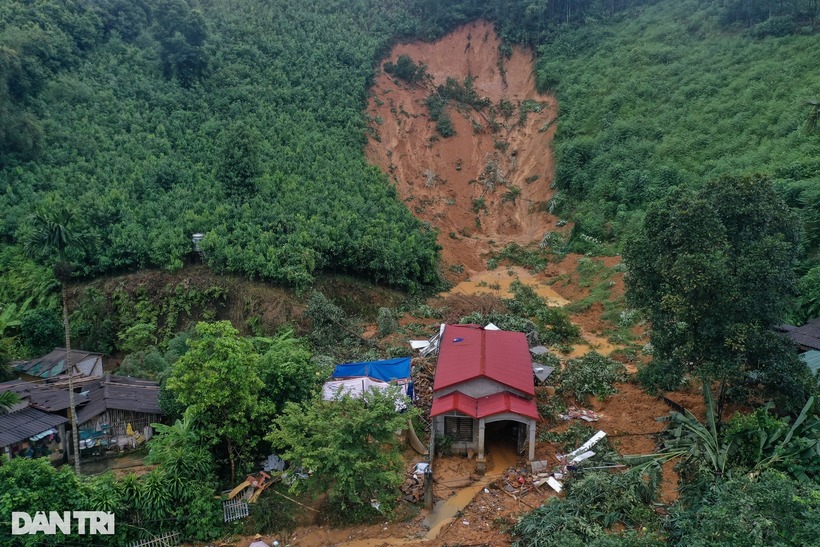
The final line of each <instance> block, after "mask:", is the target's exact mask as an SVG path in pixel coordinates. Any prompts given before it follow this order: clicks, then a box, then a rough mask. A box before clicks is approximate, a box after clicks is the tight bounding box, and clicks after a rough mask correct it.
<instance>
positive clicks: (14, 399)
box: [0, 391, 20, 414]
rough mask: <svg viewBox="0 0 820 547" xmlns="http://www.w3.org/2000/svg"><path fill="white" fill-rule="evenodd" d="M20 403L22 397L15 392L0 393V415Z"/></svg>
mask: <svg viewBox="0 0 820 547" xmlns="http://www.w3.org/2000/svg"><path fill="white" fill-rule="evenodd" d="M19 402H20V397H19V396H18V395H17V394H16V393H14V392H13V391H3V392H0V414H3V413H5V412H8V411H9V410H10V409H11V407H13V406H14V405H16V404H17V403H19Z"/></svg>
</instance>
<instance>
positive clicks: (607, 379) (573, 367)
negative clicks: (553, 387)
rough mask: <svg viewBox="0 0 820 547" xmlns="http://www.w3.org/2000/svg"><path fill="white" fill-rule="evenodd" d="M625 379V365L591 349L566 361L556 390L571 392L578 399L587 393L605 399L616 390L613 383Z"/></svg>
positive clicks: (582, 398)
mask: <svg viewBox="0 0 820 547" xmlns="http://www.w3.org/2000/svg"><path fill="white" fill-rule="evenodd" d="M626 379H627V374H626V367H624V366H623V364H621V363H619V362H617V361H614V360H613V359H610V358H608V357H604V356H603V355H601V354H600V353H597V352H594V351H591V352H589V353H587V354H586V355H584V356H583V357H580V358H578V359H572V360H570V361H568V362H567V364H566V367H565V368H564V370H562V371H561V373H560V375H559V381H560V385H559V387H558V390H559V391H560V392H561V393H569V394H571V395H572V396H573V397H575V398H576V399H577V400H579V401H582V400H584V399H585V398H586V397H587V395H594V396H595V397H598V398H599V399H606V398H607V397H609V396H610V395H613V394H614V393H617V392H618V390H617V389H616V388H615V386H614V384H615V383H616V382H625V381H626Z"/></svg>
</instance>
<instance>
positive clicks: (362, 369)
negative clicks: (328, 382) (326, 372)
mask: <svg viewBox="0 0 820 547" xmlns="http://www.w3.org/2000/svg"><path fill="white" fill-rule="evenodd" d="M358 376H367V377H370V378H375V379H376V380H381V381H382V382H389V381H391V380H404V379H406V378H410V358H409V357H400V358H398V359H385V360H384V361H368V362H366V363H345V364H343V365H336V369H335V370H334V371H333V374H332V377H333V378H355V377H358Z"/></svg>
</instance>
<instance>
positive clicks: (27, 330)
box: [20, 308, 64, 355]
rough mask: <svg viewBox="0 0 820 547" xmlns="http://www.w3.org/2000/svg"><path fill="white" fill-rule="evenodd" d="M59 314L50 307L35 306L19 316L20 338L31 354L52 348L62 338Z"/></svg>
mask: <svg viewBox="0 0 820 547" xmlns="http://www.w3.org/2000/svg"><path fill="white" fill-rule="evenodd" d="M63 335H64V333H63V325H62V320H61V318H60V314H59V313H57V311H56V310H54V309H51V308H35V309H33V310H29V311H27V312H26V313H24V314H23V315H22V316H21V317H20V340H21V342H22V344H23V345H25V347H26V348H28V350H29V352H31V354H33V355H43V354H45V353H48V352H49V351H51V350H53V349H54V347H55V346H57V345H58V344H59V343H60V341H61V340H60V339H61V338H63Z"/></svg>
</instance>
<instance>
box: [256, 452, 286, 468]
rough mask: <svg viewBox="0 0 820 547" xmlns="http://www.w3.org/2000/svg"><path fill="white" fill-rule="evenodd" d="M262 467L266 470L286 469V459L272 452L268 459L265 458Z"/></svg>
mask: <svg viewBox="0 0 820 547" xmlns="http://www.w3.org/2000/svg"><path fill="white" fill-rule="evenodd" d="M262 469H264V470H265V471H268V472H270V471H284V470H285V460H283V459H282V458H280V457H279V456H277V455H276V454H271V455H270V456H268V459H267V460H265V463H264V465H263V466H262Z"/></svg>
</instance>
